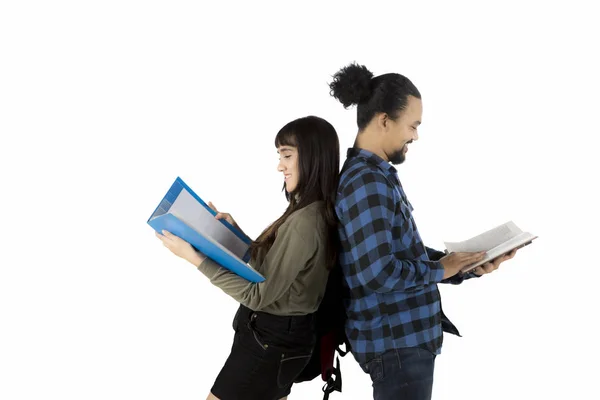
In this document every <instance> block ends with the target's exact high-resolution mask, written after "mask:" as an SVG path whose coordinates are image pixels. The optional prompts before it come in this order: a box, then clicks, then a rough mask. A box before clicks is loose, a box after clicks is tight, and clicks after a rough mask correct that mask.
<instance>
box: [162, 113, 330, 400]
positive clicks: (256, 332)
mask: <svg viewBox="0 0 600 400" xmlns="http://www.w3.org/2000/svg"><path fill="white" fill-rule="evenodd" d="M275 147H276V148H277V152H278V153H279V155H280V162H279V166H278V170H279V171H280V172H282V173H283V175H284V191H285V195H286V198H287V200H288V201H289V206H288V207H287V209H286V211H285V212H284V213H283V215H282V216H281V217H280V218H279V219H277V220H276V221H275V222H274V223H273V224H272V225H270V226H269V227H268V228H267V229H266V230H265V231H264V232H263V233H262V234H261V235H260V236H259V237H258V239H257V240H256V241H254V242H252V244H251V246H250V251H251V261H250V264H251V265H252V266H253V267H254V268H255V269H256V270H257V271H258V272H260V273H261V274H262V275H263V276H264V277H265V278H266V280H265V281H264V282H261V283H250V282H248V281H247V280H245V279H243V278H241V277H239V276H238V275H236V274H234V273H232V272H230V271H228V270H227V269H225V268H222V267H220V266H219V265H218V264H216V263H215V262H214V261H212V260H211V259H209V258H207V257H206V256H204V255H203V254H200V253H199V252H197V251H196V250H195V249H194V248H193V247H192V246H191V245H190V244H189V243H187V242H185V241H184V240H182V239H181V238H178V237H176V236H174V235H172V234H171V233H169V232H166V231H165V232H163V235H160V234H157V236H158V237H159V238H160V239H161V240H162V241H163V243H164V244H165V246H167V247H168V248H169V249H170V250H171V251H172V252H173V253H174V254H175V255H177V256H179V257H182V258H184V259H186V260H188V261H189V262H190V263H192V264H194V265H195V266H196V267H197V268H198V269H199V270H200V272H202V273H203V274H205V275H206V276H207V277H208V278H209V279H210V281H211V283H212V284H214V285H215V286H217V287H219V288H221V289H222V290H223V291H224V292H225V293H227V294H228V295H230V296H231V297H233V298H234V299H235V300H236V301H238V302H240V308H239V310H238V312H237V314H236V317H235V319H234V324H233V326H234V329H235V332H236V333H235V337H234V341H233V347H232V350H231V354H230V355H229V358H228V359H227V361H226V362H225V365H224V366H223V369H222V370H221V372H220V373H219V375H218V376H217V379H216V381H215V383H214V385H213V387H212V389H211V393H210V394H209V396H208V398H207V400H210V399H220V400H233V399H247V400H251V399H260V400H269V399H273V400H277V399H285V398H286V397H287V395H288V394H289V393H290V390H291V387H292V384H293V381H294V378H296V376H298V375H299V374H300V372H301V371H302V370H303V368H304V366H305V365H306V364H307V363H308V361H309V359H310V357H311V353H312V349H313V347H314V344H315V331H314V313H315V312H316V310H317V309H318V307H319V304H320V302H321V299H322V298H323V295H324V293H325V287H326V283H327V278H328V274H329V270H330V269H331V267H332V266H333V265H334V264H335V262H336V258H337V254H336V246H335V243H336V242H335V241H336V235H337V232H336V227H337V222H336V218H335V211H334V209H333V207H334V202H335V195H336V190H337V182H338V173H339V163H340V154H339V141H338V136H337V133H336V131H335V129H334V128H333V126H332V125H331V124H329V123H328V122H327V121H325V120H324V119H321V118H318V117H314V116H309V117H305V118H300V119H297V120H294V121H292V122H290V123H288V124H287V125H285V126H284V127H283V128H282V129H281V130H280V131H279V133H278V134H277V136H276V138H275ZM211 207H213V209H214V206H212V205H211ZM215 211H216V209H215ZM216 217H217V218H219V219H221V218H223V219H225V220H227V221H228V222H230V223H231V224H232V225H234V226H235V227H236V228H239V227H238V226H237V224H236V223H235V221H234V220H233V218H231V216H230V215H229V214H225V213H218V212H217V216H216Z"/></svg>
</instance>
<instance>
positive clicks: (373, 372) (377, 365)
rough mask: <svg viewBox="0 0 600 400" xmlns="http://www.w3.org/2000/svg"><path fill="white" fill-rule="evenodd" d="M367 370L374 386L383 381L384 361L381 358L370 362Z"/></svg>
mask: <svg viewBox="0 0 600 400" xmlns="http://www.w3.org/2000/svg"><path fill="white" fill-rule="evenodd" d="M366 369H367V372H368V373H369V375H370V376H371V381H372V382H373V383H374V384H375V383H377V382H380V381H382V380H383V360H382V359H381V357H377V358H374V359H372V360H371V361H369V362H368V363H367V368H366Z"/></svg>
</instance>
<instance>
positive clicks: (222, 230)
mask: <svg viewBox="0 0 600 400" xmlns="http://www.w3.org/2000/svg"><path fill="white" fill-rule="evenodd" d="M168 212H169V213H170V214H173V215H174V216H176V217H177V218H179V219H180V220H182V221H183V222H185V223H186V224H188V225H189V226H190V227H192V228H193V229H195V230H196V231H198V232H199V233H202V234H203V235H204V236H207V237H210V238H212V239H213V240H214V241H216V242H217V243H219V244H221V245H222V246H223V247H225V248H227V249H229V250H230V251H231V252H232V253H233V254H235V255H236V256H237V257H238V258H241V259H243V258H244V255H245V254H246V251H247V250H248V244H246V243H244V241H242V239H240V238H239V237H238V236H237V235H236V234H235V233H233V232H232V231H231V230H230V229H229V228H227V227H226V226H225V225H224V224H223V223H222V222H221V221H219V220H218V219H216V218H215V216H214V215H213V214H211V213H210V211H208V210H207V209H206V207H204V206H203V205H202V204H200V203H199V202H198V201H197V200H196V199H195V198H194V196H192V195H191V194H190V193H189V192H188V191H187V190H186V189H185V188H184V189H182V190H181V193H179V196H177V198H176V199H175V201H174V202H173V204H172V205H171V208H170V209H169V211H168Z"/></svg>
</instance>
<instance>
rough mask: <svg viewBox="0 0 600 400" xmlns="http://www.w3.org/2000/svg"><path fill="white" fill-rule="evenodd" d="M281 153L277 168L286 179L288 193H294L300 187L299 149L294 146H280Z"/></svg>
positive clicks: (279, 151)
mask: <svg viewBox="0 0 600 400" xmlns="http://www.w3.org/2000/svg"><path fill="white" fill-rule="evenodd" d="M277 153H279V165H278V166H277V170H278V171H279V172H282V173H283V177H284V181H285V190H286V191H287V192H288V193H293V192H294V190H296V188H297V187H298V182H299V179H300V177H299V171H298V149H297V148H296V147H293V146H280V147H279V148H278V149H277Z"/></svg>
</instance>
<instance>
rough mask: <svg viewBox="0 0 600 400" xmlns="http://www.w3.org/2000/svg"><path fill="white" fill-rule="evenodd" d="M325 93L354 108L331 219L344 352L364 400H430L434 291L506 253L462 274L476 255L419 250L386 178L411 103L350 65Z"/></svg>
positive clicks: (394, 185)
mask: <svg viewBox="0 0 600 400" xmlns="http://www.w3.org/2000/svg"><path fill="white" fill-rule="evenodd" d="M330 89H331V94H332V96H334V97H335V98H337V99H338V100H339V101H340V102H342V104H343V105H344V107H345V108H347V107H348V106H350V105H353V104H356V105H357V106H358V107H357V123H358V135H357V138H356V142H355V144H354V147H353V148H351V149H349V150H348V154H347V160H346V162H345V164H344V167H343V169H342V173H341V176H340V183H339V189H338V195H337V199H336V214H337V217H338V219H339V221H340V228H339V235H340V243H341V247H342V249H341V256H340V263H341V267H342V270H343V274H344V282H345V285H347V289H348V292H349V297H350V298H349V301H348V304H347V307H346V312H347V317H348V319H347V322H346V334H347V336H348V339H349V342H350V345H351V349H352V353H353V355H354V357H355V358H356V360H357V361H358V362H359V364H360V365H361V367H362V368H363V370H364V371H365V372H367V373H368V374H370V376H371V379H372V381H373V393H374V399H376V400H378V399H386V400H387V399H419V400H420V399H430V398H431V391H432V385H433V370H434V362H435V357H436V355H437V354H439V353H440V349H441V346H442V331H446V332H450V333H453V334H456V335H459V333H458V330H457V329H456V328H455V327H454V325H453V324H452V323H451V322H450V321H449V320H448V319H447V318H446V317H445V315H444V313H443V311H442V306H441V301H440V294H439V291H438V287H437V283H440V282H442V283H453V284H459V283H461V282H462V281H463V280H464V279H469V278H473V277H477V276H481V275H483V274H487V273H490V272H492V271H494V270H496V269H497V268H498V266H499V265H500V264H501V263H502V262H503V261H505V260H507V259H510V258H512V257H513V256H514V255H515V253H514V252H512V253H511V254H508V255H505V256H503V257H500V258H498V259H496V260H494V261H493V262H491V263H487V264H484V265H483V266H480V267H478V268H476V269H475V270H473V272H471V273H468V274H466V275H461V274H459V272H460V270H461V269H462V268H464V267H465V266H468V265H471V264H473V263H475V262H477V261H480V260H481V259H483V257H484V254H485V253H453V254H449V255H446V254H445V253H443V252H440V251H436V250H433V249H430V248H428V247H426V246H425V245H424V244H423V242H422V240H421V237H420V235H419V231H418V229H417V226H416V224H415V221H414V219H413V217H412V210H413V208H412V206H411V204H410V202H409V201H408V199H407V197H406V194H405V193H404V190H403V188H402V185H401V183H400V180H399V178H398V175H397V171H396V169H395V168H394V167H393V166H392V165H390V164H393V165H398V164H401V163H402V162H404V160H405V158H406V153H407V151H408V145H410V144H411V143H412V142H413V141H415V140H417V139H418V133H417V132H418V127H419V125H420V124H421V116H422V110H423V106H422V102H421V95H420V93H419V91H418V90H417V88H416V87H415V86H414V85H413V84H412V82H411V81H410V80H409V79H407V78H406V77H404V76H402V75H400V74H385V75H381V76H378V77H373V74H372V73H371V72H369V70H367V69H366V68H365V67H364V66H359V65H356V64H351V65H349V66H347V67H345V68H342V69H341V70H340V71H339V72H338V73H336V74H335V75H334V79H333V82H332V83H331V84H330Z"/></svg>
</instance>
